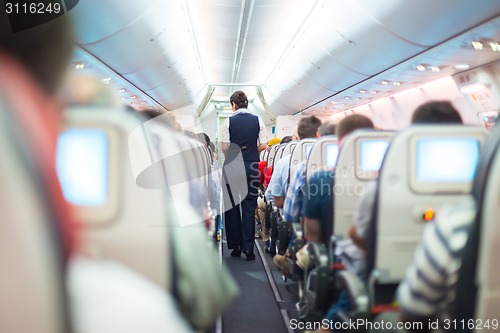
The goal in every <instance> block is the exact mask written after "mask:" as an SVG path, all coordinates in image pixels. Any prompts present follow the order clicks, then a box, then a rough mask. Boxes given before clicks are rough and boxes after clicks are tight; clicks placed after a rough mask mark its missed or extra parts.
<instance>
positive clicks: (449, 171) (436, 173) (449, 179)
mask: <svg viewBox="0 0 500 333" xmlns="http://www.w3.org/2000/svg"><path fill="white" fill-rule="evenodd" d="M479 147H480V146H479V141H478V140H477V139H474V138H422V139H419V140H417V142H416V168H415V170H416V180H417V181H419V182H439V183H443V182H444V183H461V182H470V181H472V180H473V178H474V174H475V171H476V165H477V161H478V158H479Z"/></svg>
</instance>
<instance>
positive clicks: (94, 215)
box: [57, 107, 189, 290]
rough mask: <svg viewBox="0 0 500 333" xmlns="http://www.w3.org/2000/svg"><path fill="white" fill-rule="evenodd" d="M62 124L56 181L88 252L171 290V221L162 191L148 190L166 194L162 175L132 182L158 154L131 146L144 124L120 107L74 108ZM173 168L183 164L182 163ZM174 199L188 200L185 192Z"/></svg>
mask: <svg viewBox="0 0 500 333" xmlns="http://www.w3.org/2000/svg"><path fill="white" fill-rule="evenodd" d="M64 121H65V130H64V131H63V132H62V133H61V135H60V137H59V144H58V155H57V165H58V173H59V179H60V181H61V185H62V188H63V191H64V194H65V197H66V199H67V200H68V201H69V202H70V203H71V204H72V205H73V206H74V207H75V210H76V211H77V213H78V214H79V215H80V216H81V219H82V221H83V222H84V224H85V227H86V229H85V233H86V238H87V240H88V243H87V244H86V246H85V248H86V251H87V252H88V253H89V254H91V255H92V256H95V257H98V258H106V259H111V260H115V261H118V262H120V263H122V264H124V265H126V266H128V267H130V268H132V269H134V270H135V271H136V272H138V273H140V274H143V275H144V276H146V277H148V278H149V279H151V280H152V281H153V282H155V283H157V284H158V285H160V286H161V287H162V288H164V289H165V290H170V288H171V276H170V274H169V267H170V266H171V264H172V263H171V258H170V257H171V255H170V246H169V245H168V244H169V242H168V239H169V234H168V232H169V229H168V228H166V226H167V225H168V223H173V222H172V217H170V216H169V214H168V212H167V211H165V209H164V207H165V202H166V201H167V200H168V199H167V198H166V197H165V194H164V192H162V191H159V190H156V191H152V190H149V188H158V187H159V188H162V187H163V188H165V187H166V185H165V183H164V180H163V175H162V174H156V175H152V174H150V175H144V174H142V175H141V176H142V177H138V180H137V183H138V184H136V178H135V177H134V175H135V172H136V170H137V169H136V168H139V167H140V165H143V166H146V165H147V161H149V160H150V158H151V156H154V154H155V150H154V149H151V150H150V151H147V150H146V151H141V150H140V148H141V147H140V146H139V144H137V142H138V140H135V139H136V137H135V136H134V134H135V133H134V130H136V129H137V128H139V129H141V134H142V128H141V125H142V122H143V121H142V118H139V117H138V116H134V115H133V114H132V113H130V112H127V111H126V110H124V109H121V108H114V109H113V108H106V107H73V108H71V109H69V110H67V111H66V112H65V114H64ZM145 132H146V133H147V130H145ZM172 138H174V139H175V136H172ZM147 139H150V142H151V146H155V145H159V144H160V142H159V139H158V138H155V137H152V136H150V137H148V138H147ZM154 140H156V142H155V141H154ZM129 141H130V146H131V149H130V153H129ZM176 162H177V164H176V165H179V166H180V165H182V164H181V163H183V162H182V158H181V156H178V160H177V161H176ZM83 163H85V164H83ZM179 169H181V172H183V171H184V170H185V168H183V167H179ZM89 171H90V172H89ZM155 171H157V172H159V171H160V170H159V169H158V170H155ZM86 176H87V177H86ZM186 178H187V176H186ZM138 185H140V186H138ZM176 196H177V197H182V196H184V200H189V193H188V192H187V191H186V193H177V195H176ZM158 228H161V229H160V230H161V231H162V232H158V231H159V229H158Z"/></svg>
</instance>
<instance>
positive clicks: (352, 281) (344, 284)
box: [335, 270, 369, 314]
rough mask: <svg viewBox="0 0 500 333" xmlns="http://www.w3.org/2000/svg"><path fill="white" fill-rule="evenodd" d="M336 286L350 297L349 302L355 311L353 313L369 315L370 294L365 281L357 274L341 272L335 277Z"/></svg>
mask: <svg viewBox="0 0 500 333" xmlns="http://www.w3.org/2000/svg"><path fill="white" fill-rule="evenodd" d="M335 284H336V286H337V288H339V289H344V290H345V291H346V292H347V294H348V295H349V300H350V302H351V304H352V305H353V307H352V308H353V309H354V310H353V313H355V314H359V313H368V309H369V297H368V292H367V290H366V287H365V285H364V283H363V281H361V279H360V278H359V277H358V276H357V275H356V274H354V273H352V272H349V271H347V270H344V271H339V272H338V273H337V274H336V275H335Z"/></svg>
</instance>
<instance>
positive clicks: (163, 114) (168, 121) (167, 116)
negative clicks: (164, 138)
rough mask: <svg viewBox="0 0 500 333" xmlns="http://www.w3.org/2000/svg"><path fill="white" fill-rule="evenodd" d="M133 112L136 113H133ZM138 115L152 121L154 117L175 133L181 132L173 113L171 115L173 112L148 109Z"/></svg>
mask: <svg viewBox="0 0 500 333" xmlns="http://www.w3.org/2000/svg"><path fill="white" fill-rule="evenodd" d="M132 110H134V109H132ZM134 111H135V110H134ZM135 112H137V111H135ZM140 114H142V115H144V116H146V117H147V118H149V119H154V118H156V117H160V118H158V119H161V121H162V122H163V123H165V125H167V126H168V127H169V128H171V129H173V130H175V131H177V132H182V127H181V125H180V124H179V123H178V122H177V120H176V119H175V113H173V112H170V111H163V110H160V109H149V110H146V111H141V112H140Z"/></svg>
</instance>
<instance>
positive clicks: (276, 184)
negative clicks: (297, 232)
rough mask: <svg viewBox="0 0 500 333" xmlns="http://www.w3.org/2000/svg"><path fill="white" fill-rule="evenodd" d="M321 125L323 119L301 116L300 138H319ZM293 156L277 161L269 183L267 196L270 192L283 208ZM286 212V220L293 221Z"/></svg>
mask: <svg viewBox="0 0 500 333" xmlns="http://www.w3.org/2000/svg"><path fill="white" fill-rule="evenodd" d="M320 126H321V120H320V119H319V118H318V117H316V116H307V117H303V118H301V119H300V120H299V124H298V126H297V133H298V139H299V140H302V139H308V138H317V137H318V136H319V134H318V129H319V127H320ZM291 158H292V155H288V156H285V157H283V158H282V159H280V160H279V161H278V162H277V163H276V165H275V167H274V172H273V175H272V177H271V181H270V183H269V187H268V189H267V191H266V197H269V194H270V195H271V196H272V197H273V199H274V205H275V206H276V207H278V208H283V204H284V202H285V196H286V195H287V190H288V188H289V185H288V184H289V176H290V175H289V173H290V172H289V170H290V160H291ZM290 185H291V184H290ZM267 192H269V193H267ZM284 213H285V220H286V221H292V220H290V219H287V216H286V212H284Z"/></svg>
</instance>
